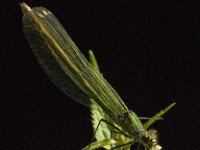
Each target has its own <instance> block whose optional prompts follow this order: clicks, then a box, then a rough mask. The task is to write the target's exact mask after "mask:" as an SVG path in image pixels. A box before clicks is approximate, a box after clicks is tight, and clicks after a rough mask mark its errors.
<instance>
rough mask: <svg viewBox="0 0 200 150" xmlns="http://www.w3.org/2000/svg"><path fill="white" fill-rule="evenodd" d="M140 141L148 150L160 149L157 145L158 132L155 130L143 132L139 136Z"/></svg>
mask: <svg viewBox="0 0 200 150" xmlns="http://www.w3.org/2000/svg"><path fill="white" fill-rule="evenodd" d="M140 136H141V139H142V141H143V142H144V143H145V145H144V146H145V147H147V148H148V149H149V150H161V149H162V147H161V146H160V145H159V144H158V132H157V131H156V130H153V129H150V130H148V131H146V132H143V133H142V134H141V135H140Z"/></svg>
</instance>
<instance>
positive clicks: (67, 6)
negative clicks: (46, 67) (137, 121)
mask: <svg viewBox="0 0 200 150" xmlns="http://www.w3.org/2000/svg"><path fill="white" fill-rule="evenodd" d="M19 2H21V1H10V2H7V3H4V2H3V1H2V2H1V9H0V11H1V12H0V17H1V18H0V20H1V28H0V29H1V30H0V34H1V40H0V60H1V62H0V75H1V78H0V80H1V81H0V82H1V83H0V86H1V88H0V93H1V98H0V149H2V150H10V149H12V150H40V149H41V150H66V149H72V150H78V149H80V148H82V147H83V146H85V145H86V144H88V143H89V142H90V140H91V138H92V127H91V123H90V112H89V110H88V108H85V107H83V106H82V105H80V104H78V103H77V102H75V101H74V100H72V99H70V98H69V97H68V96H66V95H64V94H63V93H62V92H61V91H60V90H59V89H58V88H57V87H55V86H54V85H53V84H52V83H51V81H50V80H49V79H48V78H47V76H46V75H45V74H44V73H43V71H42V69H41V68H40V66H39V65H38V63H37V62H36V60H35V58H34V56H33V54H32V52H31V49H30V48H29V46H28V44H27V41H26V39H25V38H24V34H23V31H22V27H21V18H22V13H21V10H20V6H19ZM25 2H26V3H27V4H28V5H30V6H31V7H34V6H44V7H46V8H48V9H49V10H51V11H52V12H53V13H54V14H55V15H56V16H57V18H58V20H60V22H61V23H62V24H63V26H64V27H65V29H66V30H67V31H68V33H69V34H70V36H71V37H72V39H73V40H74V41H75V43H76V44H77V46H78V47H79V48H80V49H81V51H82V52H83V53H84V54H85V55H87V50H89V49H92V50H93V51H94V53H95V54H96V57H97V59H98V62H99V65H100V69H101V71H102V72H103V73H104V77H105V78H106V79H107V80H108V81H109V82H110V83H111V85H113V87H114V88H115V89H116V90H117V91H118V93H119V94H120V95H121V97H122V98H123V100H124V101H125V103H126V104H127V106H128V107H129V108H130V109H132V110H134V111H135V112H136V113H137V114H138V115H139V116H147V117H150V116H152V115H154V114H155V113H156V112H158V111H160V110H161V109H162V108H164V107H166V106H167V105H169V104H170V103H172V102H176V103H177V105H176V106H175V107H174V108H173V109H172V110H171V111H170V112H169V113H167V114H166V115H165V116H164V121H159V122H157V123H155V124H154V126H153V127H154V128H156V129H157V130H158V131H159V133H160V143H161V145H162V146H163V149H164V150H189V149H190V150H191V149H192V150H198V149H199V148H200V146H199V145H200V144H199V142H198V141H199V140H198V137H199V134H200V129H199V111H198V110H199V101H200V74H199V68H200V2H199V1H198V0H196V1H194V0H192V1H190V2H184V1H172V0H171V1H170V0H168V1H163V0H162V1H160V0H155V1H151V2H141V1H139V0H134V1H102V0H101V1H100V0H99V1H97V0H96V1H95V0H93V1H87V2H86V1H77V0H74V1H73V0H71V1H68V0H62V1H54V0H51V1H39V0H38V1H25Z"/></svg>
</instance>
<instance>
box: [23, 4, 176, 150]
mask: <svg viewBox="0 0 200 150" xmlns="http://www.w3.org/2000/svg"><path fill="white" fill-rule="evenodd" d="M21 8H22V12H23V14H24V16H23V19H22V22H23V29H24V33H25V35H26V37H27V40H28V42H29V45H30V47H31V48H32V50H33V53H34V55H35V56H36V58H37V60H38V62H39V63H40V64H41V66H42V68H43V69H44V71H45V72H46V74H47V75H48V76H49V77H50V78H51V80H52V81H53V83H54V84H55V85H57V86H58V87H59V88H60V89H61V90H62V91H63V92H64V93H66V94H67V95H69V96H71V97H72V98H73V99H75V100H77V101H78V102H80V103H81V104H83V105H85V106H87V107H90V103H91V99H92V100H94V102H95V104H96V105H98V107H100V108H101V109H102V111H103V112H104V113H105V114H106V115H107V116H108V117H109V118H110V120H112V121H111V122H112V123H113V124H114V126H117V127H116V128H119V130H118V131H123V134H124V136H126V137H127V138H129V139H131V140H132V143H129V145H130V144H133V143H140V144H142V145H143V146H144V148H145V149H149V150H160V149H161V146H160V145H159V144H158V136H157V131H156V130H151V129H150V130H148V128H149V126H150V125H151V124H153V123H154V122H155V121H156V120H157V119H158V118H159V117H161V116H162V115H163V114H164V113H166V112H167V111H168V110H169V109H170V108H172V107H173V106H174V103H173V104H171V105H170V106H168V107H167V108H166V109H165V110H163V111H161V112H160V113H158V114H157V115H155V116H154V117H152V118H151V119H150V120H148V121H147V122H146V123H145V124H142V123H141V121H140V119H139V118H138V116H137V115H136V114H135V113H134V112H133V111H130V110H129V109H128V107H127V106H126V105H125V104H124V102H123V101H122V99H121V98H120V96H119V95H118V94H117V92H116V91H115V90H114V89H113V88H112V86H111V85H110V84H109V83H108V82H107V81H106V80H105V79H104V78H103V76H102V75H101V73H100V72H99V71H98V70H97V69H96V68H95V67H94V66H93V65H92V64H91V63H89V62H88V61H87V59H86V58H85V57H84V56H83V54H82V53H81V52H80V51H79V49H78V47H77V46H76V45H75V44H74V42H73V41H72V40H71V38H70V37H69V35H68V34H67V32H66V31H65V30H64V28H63V27H62V25H61V24H60V23H59V21H58V20H57V19H56V17H55V16H54V15H53V14H52V13H51V12H50V11H49V10H47V9H45V8H43V7H34V8H33V9H32V8H30V7H29V6H28V5H26V4H25V3H22V4H21ZM107 123H108V122H107ZM120 134H121V133H120ZM110 138H111V139H112V137H110ZM124 144H126V143H124ZM100 145H101V144H100ZM102 145H103V144H102ZM91 146H92V144H91ZM114 146H118V145H117V144H114ZM88 149H90V146H89V147H88Z"/></svg>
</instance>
